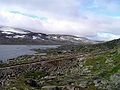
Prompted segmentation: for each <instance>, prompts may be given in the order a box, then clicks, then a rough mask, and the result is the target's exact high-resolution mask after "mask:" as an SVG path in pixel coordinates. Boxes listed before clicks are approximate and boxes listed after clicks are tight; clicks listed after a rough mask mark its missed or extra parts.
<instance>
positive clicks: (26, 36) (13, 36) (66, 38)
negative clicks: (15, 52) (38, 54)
mask: <svg viewBox="0 0 120 90" xmlns="http://www.w3.org/2000/svg"><path fill="white" fill-rule="evenodd" d="M96 43H98V42H97V41H92V40H89V39H87V38H84V37H77V36H72V35H60V34H45V33H36V32H32V30H26V29H21V28H14V27H8V26H1V27H0V44H13V45H14V44H15V45H17V44H20V45H21V44H96Z"/></svg>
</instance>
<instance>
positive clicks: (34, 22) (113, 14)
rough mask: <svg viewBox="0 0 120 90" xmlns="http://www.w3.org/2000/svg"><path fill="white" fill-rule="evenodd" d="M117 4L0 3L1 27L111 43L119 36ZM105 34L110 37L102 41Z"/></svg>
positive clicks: (69, 0) (113, 0)
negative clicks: (67, 35)
mask: <svg viewBox="0 0 120 90" xmlns="http://www.w3.org/2000/svg"><path fill="white" fill-rule="evenodd" d="M119 3H120V2H119V1H118V0H26V1H25V0H17V1H16V0H0V6H1V8H0V25H8V26H14V27H20V28H28V29H31V30H32V31H35V32H44V33H58V34H71V35H77V36H83V37H88V38H91V39H95V38H97V40H111V39H116V37H118V36H119V35H120V12H119V9H120V6H119V5H118V4H119ZM106 32H107V33H110V34H112V35H107V36H106V37H104V35H105V34H106ZM99 33H100V35H103V36H100V35H99ZM101 33H102V34H101ZM115 36H116V37H115ZM108 37H110V38H111V39H109V38H108Z"/></svg>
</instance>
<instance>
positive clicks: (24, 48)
mask: <svg viewBox="0 0 120 90" xmlns="http://www.w3.org/2000/svg"><path fill="white" fill-rule="evenodd" d="M57 47H58V45H0V60H7V59H12V58H16V57H18V56H22V55H32V54H34V53H35V52H34V51H32V50H31V49H47V48H57Z"/></svg>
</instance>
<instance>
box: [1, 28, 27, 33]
mask: <svg viewBox="0 0 120 90" xmlns="http://www.w3.org/2000/svg"><path fill="white" fill-rule="evenodd" d="M0 31H2V33H6V34H13V33H19V34H27V33H28V32H25V31H22V30H18V29H14V28H11V27H2V28H0Z"/></svg>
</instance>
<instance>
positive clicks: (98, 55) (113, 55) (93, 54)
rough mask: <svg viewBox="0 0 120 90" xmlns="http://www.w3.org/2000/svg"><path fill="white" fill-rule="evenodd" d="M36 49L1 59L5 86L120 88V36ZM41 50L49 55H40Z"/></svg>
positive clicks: (41, 89) (30, 89) (80, 89)
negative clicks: (5, 60) (106, 39)
mask: <svg viewBox="0 0 120 90" xmlns="http://www.w3.org/2000/svg"><path fill="white" fill-rule="evenodd" d="M35 51H37V53H38V54H37V55H30V56H29V55H27V56H21V57H18V58H15V59H11V60H9V63H1V65H0V67H1V68H0V71H1V73H0V77H1V78H0V81H1V85H2V87H1V90H4V89H5V90H11V89H10V88H16V90H24V89H28V90H44V89H47V88H48V89H51V88H54V89H55V88H56V87H57V88H59V89H60V88H61V89H62V90H72V89H70V88H73V89H75V88H76V89H78V90H119V88H120V39H117V40H113V41H109V42H105V43H101V44H95V45H69V46H61V47H59V48H57V49H47V50H40V49H37V50H35ZM39 53H47V55H45V56H40V55H39ZM6 83H8V84H6ZM63 88H64V89H63ZM61 89H60V90H61Z"/></svg>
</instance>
